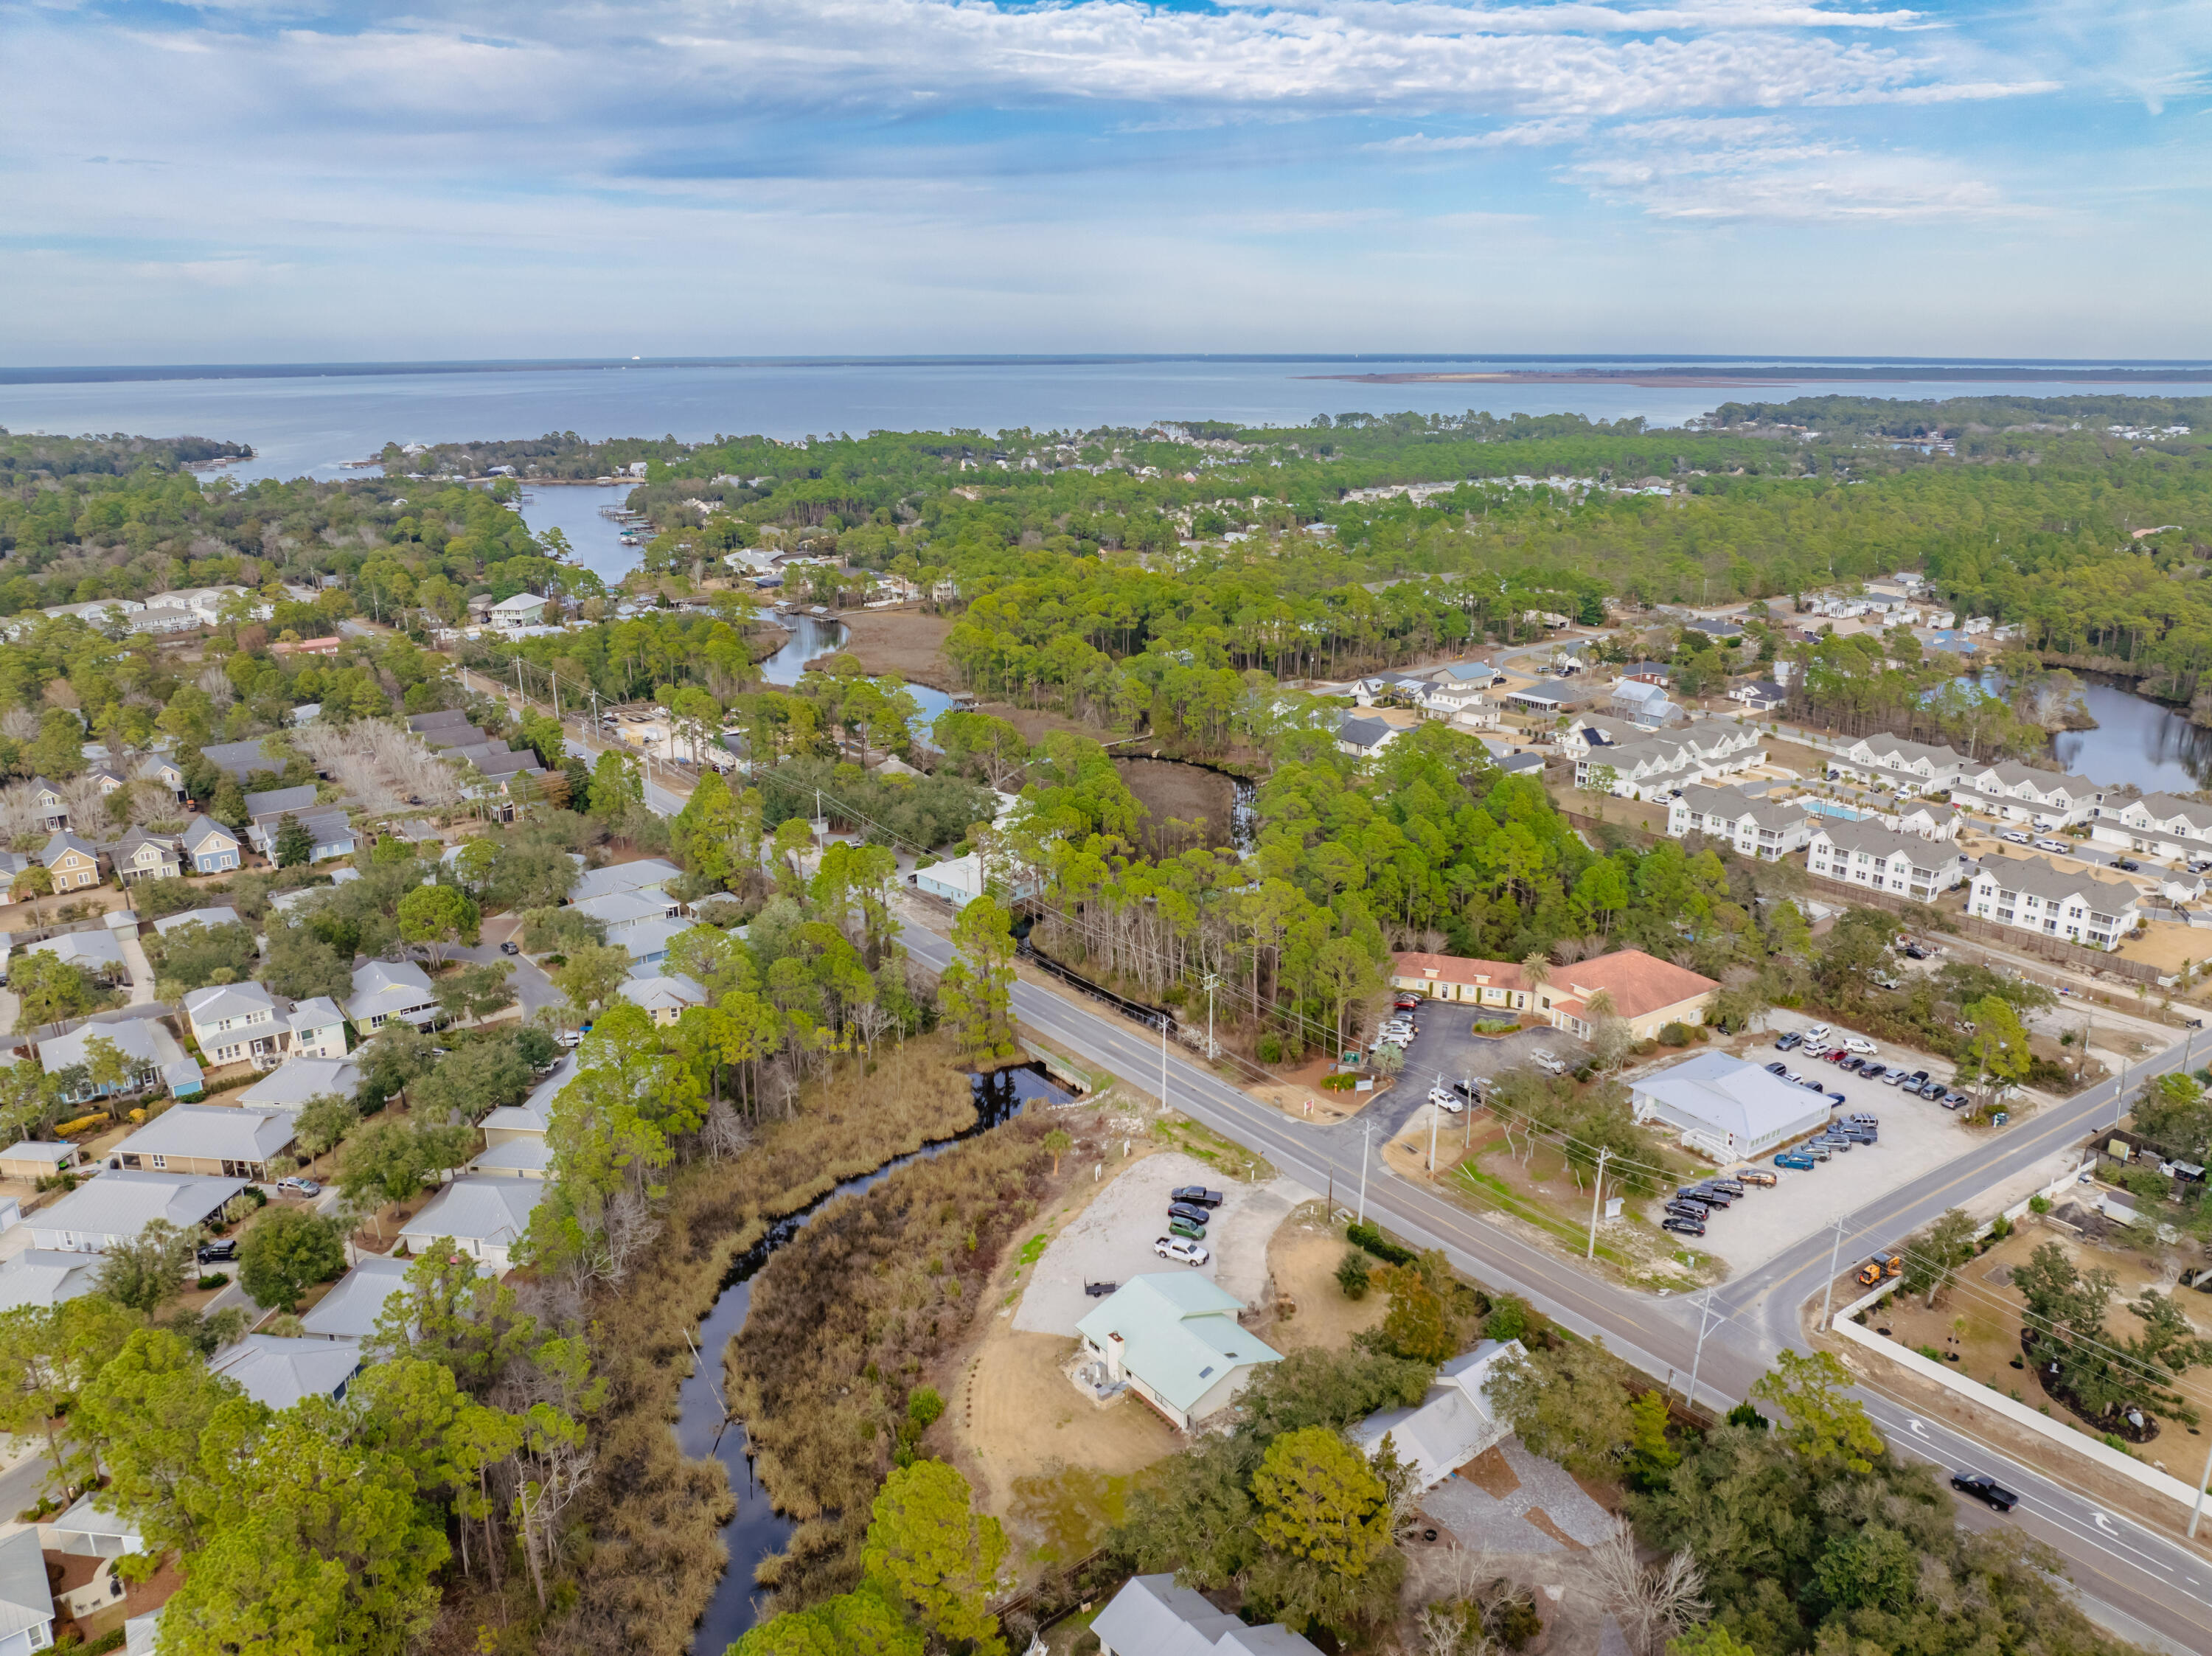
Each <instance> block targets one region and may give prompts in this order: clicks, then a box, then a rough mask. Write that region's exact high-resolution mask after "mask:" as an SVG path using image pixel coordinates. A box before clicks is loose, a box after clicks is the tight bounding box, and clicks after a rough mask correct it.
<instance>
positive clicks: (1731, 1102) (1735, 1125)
mask: <svg viewBox="0 0 2212 1656" xmlns="http://www.w3.org/2000/svg"><path fill="white" fill-rule="evenodd" d="M1628 1101H1629V1106H1630V1107H1631V1108H1632V1110H1633V1111H1634V1112H1635V1115H1636V1119H1638V1121H1662V1122H1664V1123H1666V1124H1667V1125H1668V1126H1670V1127H1674V1128H1675V1129H1677V1130H1679V1131H1680V1133H1681V1135H1682V1143H1684V1144H1685V1145H1686V1146H1687V1147H1688V1148H1689V1149H1693V1150H1696V1151H1698V1152H1699V1154H1701V1155H1705V1156H1711V1158H1712V1159H1713V1160H1714V1161H1716V1162H1739V1161H1741V1160H1743V1159H1744V1158H1746V1157H1747V1156H1756V1155H1758V1154H1759V1152H1760V1151H1761V1150H1765V1149H1772V1148H1773V1147H1774V1146H1775V1145H1777V1144H1781V1143H1788V1142H1789V1141H1790V1139H1793V1138H1797V1137H1802V1135H1804V1134H1806V1133H1808V1132H1811V1131H1814V1129H1816V1128H1819V1127H1824V1126H1826V1125H1827V1122H1828V1099H1827V1095H1826V1094H1824V1093H1817V1092H1814V1091H1813V1090H1812V1089H1810V1088H1808V1087H1800V1086H1798V1085H1797V1084H1796V1083H1794V1082H1789V1081H1784V1079H1783V1078H1782V1077H1780V1076H1778V1075H1771V1074H1770V1073H1768V1072H1767V1071H1765V1070H1764V1069H1762V1068H1761V1067H1760V1066H1759V1065H1756V1064H1750V1063H1747V1062H1745V1061H1744V1060H1743V1059H1740V1058H1731V1057H1730V1056H1729V1054H1728V1053H1726V1052H1699V1053H1698V1054H1697V1055H1696V1056H1694V1057H1692V1058H1688V1059H1684V1060H1683V1061H1682V1062H1681V1063H1680V1064H1677V1065H1673V1066H1671V1067H1670V1068H1668V1069H1665V1070H1661V1071H1656V1073H1654V1074H1651V1075H1647V1076H1644V1077H1642V1078H1641V1079H1639V1080H1636V1081H1632V1082H1631V1083H1629V1087H1628Z"/></svg>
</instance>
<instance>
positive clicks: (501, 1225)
mask: <svg viewBox="0 0 2212 1656" xmlns="http://www.w3.org/2000/svg"><path fill="white" fill-rule="evenodd" d="M544 1194H545V1185H544V1180H538V1179H499V1178H487V1177H483V1176H482V1175H478V1174H462V1175H461V1176H460V1177H459V1178H458V1179H456V1180H453V1183H451V1184H449V1185H447V1186H446V1187H445V1188H444V1189H443V1190H441V1191H440V1192H438V1193H437V1194H436V1195H435V1196H434V1197H432V1198H430V1199H429V1201H428V1202H427V1203H425V1204H423V1207H422V1211H421V1212H420V1213H418V1214H416V1216H414V1218H412V1219H410V1221H408V1222H407V1228H406V1229H404V1230H403V1231H401V1232H400V1233H399V1241H400V1245H401V1246H402V1247H404V1248H406V1250H407V1251H408V1252H409V1253H422V1250H423V1249H425V1248H427V1247H430V1246H432V1245H433V1244H434V1243H435V1242H437V1241H438V1240H440V1239H441V1238H451V1239H452V1240H453V1245H454V1246H455V1247H458V1248H459V1249H460V1250H461V1252H462V1253H465V1254H467V1255H468V1256H469V1257H470V1258H471V1259H481V1260H482V1261H483V1263H484V1264H485V1265H489V1266H490V1267H491V1268H492V1269H493V1270H494V1271H507V1270H509V1269H510V1268H512V1266H513V1264H514V1262H515V1260H514V1256H515V1252H516V1250H517V1249H518V1248H520V1246H521V1244H522V1240H523V1238H524V1237H525V1236H526V1235H527V1234H529V1231H530V1216H531V1214H532V1212H533V1211H534V1210H536V1208H537V1206H538V1201H539V1199H540V1198H542V1197H543V1196H544Z"/></svg>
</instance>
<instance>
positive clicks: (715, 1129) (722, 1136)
mask: <svg viewBox="0 0 2212 1656" xmlns="http://www.w3.org/2000/svg"><path fill="white" fill-rule="evenodd" d="M699 1142H700V1143H701V1144H702V1146H704V1147H705V1149H706V1151H707V1154H708V1155H709V1156H713V1157H714V1160H715V1161H717V1162H719V1161H720V1160H721V1159H722V1158H723V1157H724V1156H737V1155H739V1154H741V1153H743V1152H744V1150H745V1149H747V1148H749V1147H750V1145H751V1143H752V1142H753V1134H752V1129H751V1128H750V1127H748V1126H746V1125H745V1124H744V1120H743V1119H740V1118H739V1116H738V1113H737V1112H736V1111H735V1110H733V1109H732V1108H731V1107H730V1106H729V1104H728V1102H727V1101H726V1100H723V1099H720V1098H718V1099H716V1100H715V1101H714V1102H713V1103H712V1104H709V1105H708V1107H707V1119H706V1120H705V1121H704V1122H703V1123H702V1124H701V1125H700V1128H699Z"/></svg>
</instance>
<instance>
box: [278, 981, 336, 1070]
mask: <svg viewBox="0 0 2212 1656" xmlns="http://www.w3.org/2000/svg"><path fill="white" fill-rule="evenodd" d="M345 1026H346V1016H345V1014H344V1013H343V1012H342V1011H341V1010H338V1004H337V1002H336V1001H334V1000H332V999H331V998H330V997H329V996H328V995H313V996H311V997H309V998H307V999H306V1000H301V1001H295V1002H293V1003H292V1010H290V1011H289V1012H288V1013H286V1014H285V1015H284V1033H285V1034H286V1036H287V1037H288V1040H289V1044H288V1045H287V1046H286V1047H285V1051H287V1052H289V1053H290V1054H291V1055H292V1056H293V1057H294V1058H343V1057H344V1056H345V1051H346V1043H345Z"/></svg>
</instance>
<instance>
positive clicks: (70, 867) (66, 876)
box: [39, 829, 100, 891]
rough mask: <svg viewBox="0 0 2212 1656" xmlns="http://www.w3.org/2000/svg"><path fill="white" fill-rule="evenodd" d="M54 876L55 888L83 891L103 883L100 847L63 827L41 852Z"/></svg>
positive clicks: (40, 858)
mask: <svg viewBox="0 0 2212 1656" xmlns="http://www.w3.org/2000/svg"><path fill="white" fill-rule="evenodd" d="M39 860H40V862H42V863H44V864H46V867H47V869H48V870H51V871H52V875H53V877H54V889H55V890H56V891H83V890H87V889H90V888H91V887H93V886H96V885H98V884H99V883H100V848H99V847H98V846H95V845H94V844H93V843H92V842H91V841H90V840H80V839H78V838H77V837H76V834H71V833H70V832H69V831H68V830H66V829H64V830H62V831H60V832H58V833H57V834H55V835H54V837H53V838H52V839H51V840H47V841H46V849H45V850H44V851H42V852H40V853H39Z"/></svg>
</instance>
